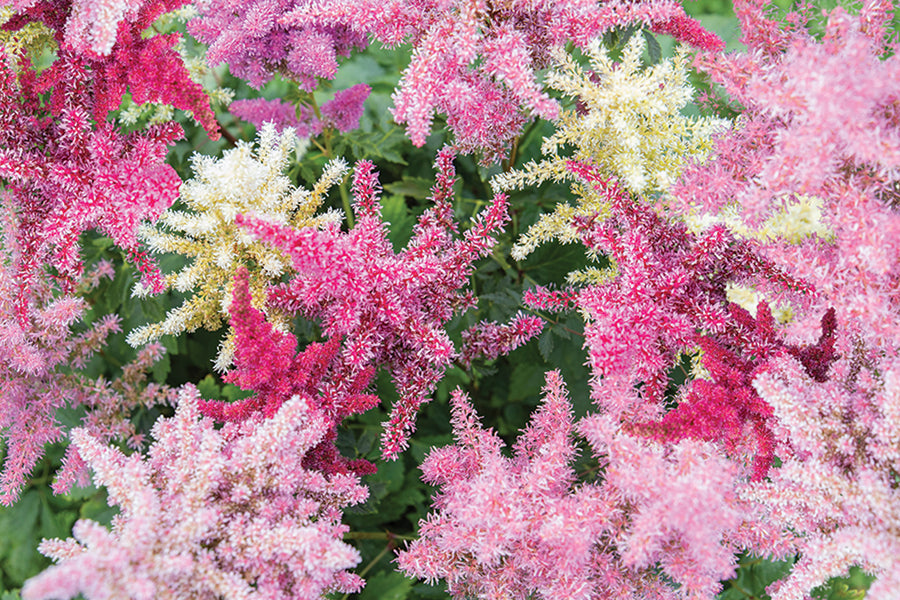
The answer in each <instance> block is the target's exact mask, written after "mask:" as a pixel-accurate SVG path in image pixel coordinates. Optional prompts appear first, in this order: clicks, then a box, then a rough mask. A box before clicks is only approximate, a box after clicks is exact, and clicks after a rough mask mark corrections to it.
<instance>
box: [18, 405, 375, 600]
mask: <svg viewBox="0 0 900 600" xmlns="http://www.w3.org/2000/svg"><path fill="white" fill-rule="evenodd" d="M197 405H198V397H197V390H196V389H194V388H190V387H189V388H186V389H184V390H183V391H182V392H181V395H180V397H179V400H178V410H177V411H176V413H175V416H174V417H172V418H170V419H160V420H159V421H157V423H156V425H154V427H153V431H152V432H151V433H152V435H153V438H154V439H155V440H156V441H155V442H154V443H153V445H152V446H151V447H150V451H149V453H148V456H147V457H146V458H142V457H141V456H140V455H139V454H132V455H131V456H126V455H125V454H123V453H122V452H121V451H119V450H117V449H115V448H110V447H108V446H106V445H104V444H103V443H102V441H101V440H98V439H96V438H95V437H93V436H92V435H90V434H89V433H88V432H87V431H84V430H76V431H74V432H73V433H72V442H73V444H74V445H75V446H76V447H77V448H78V451H79V453H80V454H81V455H82V456H83V457H84V458H85V460H86V461H87V462H88V464H89V465H90V466H91V468H92V469H93V471H94V473H95V475H94V479H95V482H96V483H97V484H98V485H103V486H105V487H106V488H107V489H108V490H109V494H110V496H109V497H110V503H114V504H115V505H117V506H119V508H120V512H119V514H118V515H117V516H116V517H115V519H114V520H113V527H112V531H109V530H107V529H106V528H104V527H103V526H102V525H99V524H98V523H96V522H93V521H90V520H81V521H78V522H77V523H76V524H75V528H74V531H73V533H74V534H75V538H74V539H72V538H70V539H68V540H46V541H44V542H43V544H42V545H41V551H42V552H44V553H45V554H46V555H47V556H50V557H52V558H54V559H55V560H56V561H57V563H58V564H57V565H56V566H53V567H51V568H49V569H48V570H47V571H45V572H44V573H42V574H41V575H40V576H38V577H36V578H34V579H32V580H31V581H29V582H28V585H26V586H25V588H24V589H23V590H22V597H23V598H25V599H26V600H38V599H44V598H46V599H49V598H75V597H77V596H78V595H79V594H83V595H85V596H86V597H88V598H136V599H137V598H142V599H143V598H146V599H150V598H160V597H164V598H197V599H210V600H212V599H213V598H229V599H237V598H247V599H250V598H260V599H262V598H281V597H290V598H299V599H309V600H313V599H316V598H320V597H321V595H322V593H323V592H326V591H331V590H336V591H342V592H351V591H356V590H358V589H360V587H361V586H362V580H361V579H360V578H359V577H358V576H356V575H354V574H352V573H349V572H348V571H347V570H348V569H350V568H352V567H353V566H355V565H356V563H358V562H359V554H358V553H357V551H356V550H355V549H353V548H352V547H350V546H349V545H347V544H345V543H344V542H343V541H341V536H342V535H343V533H344V531H346V527H345V526H343V525H341V524H340V516H341V510H342V509H343V508H344V507H345V506H348V505H353V504H358V503H360V502H362V501H364V500H365V499H366V497H367V495H368V490H367V489H366V488H365V487H364V486H362V485H361V484H360V482H359V479H358V477H356V476H355V475H348V474H335V475H331V476H326V475H323V474H322V473H320V472H318V471H315V470H307V469H306V468H304V467H303V466H302V462H303V459H304V457H305V455H306V453H307V452H309V451H310V450H311V449H312V448H313V447H315V446H316V444H318V443H319V441H320V440H321V439H322V436H323V435H324V434H325V431H326V430H327V428H328V426H327V420H326V418H325V417H324V416H323V415H322V414H321V413H319V412H318V411H316V410H315V409H313V408H312V407H310V406H309V404H308V402H307V401H306V400H305V399H304V398H302V397H294V398H292V399H291V400H289V401H287V402H286V403H284V404H283V405H282V406H281V408H280V409H279V410H278V411H277V413H276V414H274V415H273V416H272V418H270V419H264V420H259V419H254V420H249V421H246V422H244V423H242V424H240V425H235V424H232V425H229V426H226V427H225V428H224V429H222V430H217V429H216V428H215V427H214V422H213V421H212V419H206V418H204V417H202V416H201V415H200V414H199V411H198V406H197Z"/></svg>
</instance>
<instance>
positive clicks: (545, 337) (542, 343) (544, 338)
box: [538, 327, 553, 362]
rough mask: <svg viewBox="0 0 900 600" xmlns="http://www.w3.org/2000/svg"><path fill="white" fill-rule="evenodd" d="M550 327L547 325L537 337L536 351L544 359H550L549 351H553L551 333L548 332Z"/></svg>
mask: <svg viewBox="0 0 900 600" xmlns="http://www.w3.org/2000/svg"><path fill="white" fill-rule="evenodd" d="M551 329H552V327H548V328H547V329H545V330H544V332H543V333H542V334H541V337H539V338H538V351H539V352H540V353H541V356H542V357H543V358H544V360H546V361H548V362H549V361H550V353H551V352H553V334H552V333H551V332H550V331H551Z"/></svg>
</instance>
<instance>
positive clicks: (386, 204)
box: [381, 186, 416, 252]
mask: <svg viewBox="0 0 900 600" xmlns="http://www.w3.org/2000/svg"><path fill="white" fill-rule="evenodd" d="M386 187H387V186H386ZM381 216H382V218H383V219H384V221H385V222H386V223H388V224H389V225H390V227H389V232H388V239H390V240H391V245H392V246H393V247H394V251H395V252H398V251H400V250H402V249H403V248H404V247H405V246H406V244H407V242H409V238H411V237H412V230H413V226H414V225H415V224H416V218H415V217H414V216H413V215H412V213H411V212H410V210H409V208H408V207H407V206H406V199H405V198H404V197H403V196H402V195H392V196H388V197H387V198H382V200H381Z"/></svg>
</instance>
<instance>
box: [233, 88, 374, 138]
mask: <svg viewBox="0 0 900 600" xmlns="http://www.w3.org/2000/svg"><path fill="white" fill-rule="evenodd" d="M370 91H371V88H370V87H369V86H368V85H366V84H365V83H359V84H357V85H354V86H353V87H350V88H347V89H346V90H341V91H339V92H337V93H336V94H335V95H334V98H332V99H331V100H329V101H328V102H326V103H324V104H323V105H322V108H321V111H320V113H321V115H322V118H321V120H320V119H318V118H317V117H316V115H315V114H314V113H313V111H312V110H311V109H310V108H308V107H306V106H300V109H299V111H300V112H299V115H298V114H297V109H296V108H294V107H293V106H291V105H290V104H288V103H286V102H282V101H281V100H266V99H265V98H251V99H247V100H235V101H234V102H232V103H231V104H230V105H229V107H228V110H229V111H231V113H232V114H233V115H234V116H236V117H238V118H240V119H244V120H245V121H249V122H250V123H253V124H254V125H255V126H256V127H257V128H262V125H263V123H267V122H272V123H274V124H275V127H276V129H278V130H279V131H281V130H284V129H286V128H288V127H293V128H294V130H295V131H296V132H297V135H298V136H299V137H308V136H311V135H318V134H320V133H322V130H323V129H324V128H326V127H333V128H334V129H337V130H338V131H340V132H341V133H346V132H348V131H351V130H353V129H356V128H357V127H359V119H360V117H362V113H363V103H364V102H365V100H366V98H368V97H369V92H370Z"/></svg>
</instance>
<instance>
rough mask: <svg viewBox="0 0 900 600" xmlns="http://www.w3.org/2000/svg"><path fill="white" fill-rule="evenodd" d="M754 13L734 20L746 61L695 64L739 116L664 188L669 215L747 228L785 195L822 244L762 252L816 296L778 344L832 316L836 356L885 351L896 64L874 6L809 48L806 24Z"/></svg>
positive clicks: (740, 7) (899, 126) (897, 134)
mask: <svg viewBox="0 0 900 600" xmlns="http://www.w3.org/2000/svg"><path fill="white" fill-rule="evenodd" d="M758 4H759V3H757V2H741V3H738V4H737V7H736V11H737V13H738V15H739V16H741V18H742V20H743V23H742V24H743V30H744V35H745V37H746V38H747V41H748V43H750V44H751V48H750V52H748V53H743V54H734V55H728V56H727V57H720V56H718V55H716V56H704V55H701V57H700V60H699V62H698V64H699V66H701V67H702V68H703V69H705V70H706V71H708V72H709V73H710V74H711V75H712V77H713V78H714V80H715V81H717V82H718V83H720V84H721V85H722V86H723V87H724V89H725V91H726V92H727V93H728V94H729V95H730V96H731V98H733V99H734V100H735V101H737V102H739V103H740V104H741V105H743V106H744V107H746V110H745V111H744V114H743V115H742V117H741V120H740V122H739V123H740V125H741V127H739V128H738V129H737V130H736V131H734V132H733V133H730V134H727V135H723V136H722V137H721V139H720V140H719V142H718V147H717V152H716V156H715V157H714V158H713V159H712V160H710V161H708V162H707V163H705V164H702V165H694V166H693V167H691V168H689V169H687V170H686V172H685V175H684V177H683V178H682V179H681V181H680V182H679V183H677V184H676V185H675V186H674V187H673V188H672V190H671V192H672V197H673V198H674V199H675V202H674V204H673V206H674V207H677V209H678V210H682V211H693V210H696V209H697V208H698V207H699V209H700V210H701V211H708V212H712V213H715V212H717V211H719V210H720V209H721V208H722V207H724V206H725V205H731V206H737V207H740V210H739V213H740V217H741V218H742V220H743V221H744V222H745V223H747V224H748V225H750V226H759V225H761V224H762V223H764V222H765V221H766V219H768V218H770V217H771V216H772V215H773V214H776V213H777V212H778V211H781V210H783V209H784V207H785V206H790V205H791V204H792V203H794V202H795V199H796V197H797V196H807V197H813V198H816V199H818V200H819V201H821V218H820V221H821V224H822V225H823V226H824V227H825V228H826V229H827V230H828V232H829V233H828V234H827V235H825V234H822V233H820V234H818V235H807V236H805V237H803V238H802V239H799V240H795V243H786V242H784V241H783V240H777V239H776V240H771V241H769V242H767V243H766V244H765V245H764V247H763V249H762V252H763V254H764V255H765V256H766V257H767V258H768V259H769V260H772V261H773V262H775V263H776V264H778V265H779V266H781V267H782V268H784V269H786V270H788V271H789V272H790V273H791V274H793V275H794V276H796V277H798V278H801V279H804V280H806V281H808V282H809V283H810V284H811V285H812V286H813V287H814V288H815V290H816V294H815V295H814V296H810V297H808V298H807V299H806V300H805V301H804V302H800V303H798V304H797V305H796V306H797V307H798V308H800V309H802V310H801V313H802V314H800V316H799V317H800V318H799V319H798V320H797V321H796V324H795V325H794V326H793V327H792V332H791V333H792V335H793V336H795V337H796V338H797V339H802V340H808V339H810V338H812V337H813V336H814V335H815V327H816V324H817V323H816V321H817V319H818V315H821V314H822V313H823V312H824V311H825V310H826V309H828V308H830V307H833V308H834V309H835V311H836V314H837V320H838V323H839V324H840V327H841V328H842V329H843V330H844V331H846V333H847V335H846V336H841V337H840V338H839V339H838V350H839V351H840V352H846V351H850V348H851V347H852V346H853V345H854V344H855V342H854V341H852V340H853V339H856V338H859V337H861V338H862V339H863V340H864V341H865V342H866V343H871V344H876V345H879V344H884V345H886V346H890V345H891V343H892V342H891V341H890V340H893V339H897V338H898V337H900V325H898V323H900V321H898V319H897V317H896V315H897V302H896V300H895V299H894V293H893V291H892V290H895V289H896V287H897V285H898V281H900V280H898V277H900V269H898V268H897V265H898V262H900V242H898V240H900V214H898V211H897V202H896V193H897V192H896V189H897V187H896V186H897V183H898V178H897V172H898V168H900V83H898V82H900V57H898V56H897V54H896V53H895V52H894V51H893V50H892V46H890V45H888V44H886V43H885V42H884V40H883V39H882V37H881V36H880V35H879V34H877V32H878V31H883V30H884V27H885V26H886V23H887V21H886V20H885V19H887V17H886V16H885V11H884V3H883V2H866V3H864V4H863V6H862V7H861V9H860V14H859V15H858V16H851V15H848V14H847V13H846V12H844V11H843V10H842V9H836V10H834V11H832V12H831V13H830V14H828V15H827V22H826V23H825V24H824V25H825V34H824V36H823V37H822V39H821V40H817V39H815V38H814V37H812V36H811V35H810V34H808V33H806V31H805V29H804V28H803V27H802V24H803V22H805V20H808V19H811V18H816V14H815V13H814V12H803V11H801V12H800V13H798V14H797V15H796V18H795V19H794V21H795V24H794V25H789V26H787V27H784V26H782V25H780V24H779V23H777V22H775V21H771V20H769V19H767V18H766V16H765V15H766V13H764V12H760V11H758V10H757V8H758ZM798 24H799V25H798ZM862 224H865V225H862Z"/></svg>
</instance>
